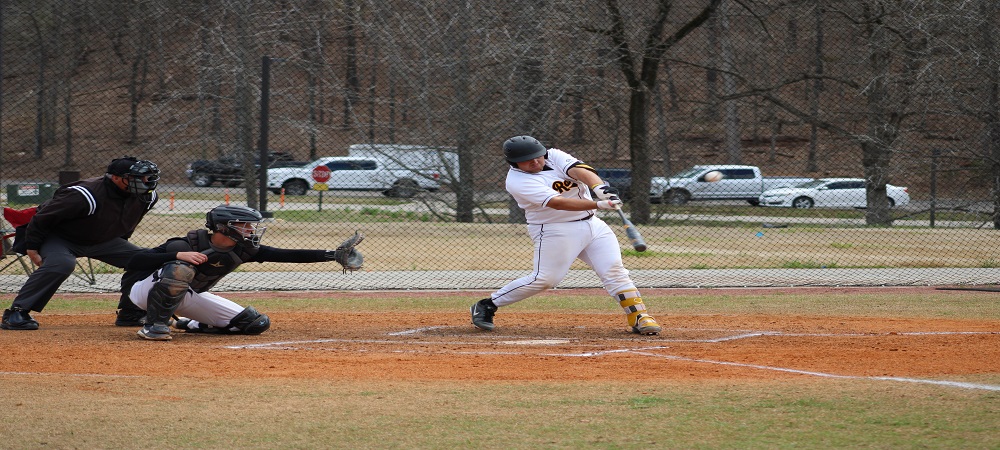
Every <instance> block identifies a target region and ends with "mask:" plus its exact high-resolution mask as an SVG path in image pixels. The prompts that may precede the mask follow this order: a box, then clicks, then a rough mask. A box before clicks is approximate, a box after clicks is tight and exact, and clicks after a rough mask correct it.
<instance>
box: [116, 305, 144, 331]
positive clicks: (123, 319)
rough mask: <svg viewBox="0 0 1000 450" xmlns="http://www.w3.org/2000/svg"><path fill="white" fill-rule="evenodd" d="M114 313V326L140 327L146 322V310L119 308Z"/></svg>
mask: <svg viewBox="0 0 1000 450" xmlns="http://www.w3.org/2000/svg"><path fill="white" fill-rule="evenodd" d="M116 315H117V317H115V326H116V327H141V326H143V325H145V324H146V311H143V310H141V309H134V310H133V309H119V310H118V312H117V313H116Z"/></svg>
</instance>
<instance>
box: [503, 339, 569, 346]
mask: <svg viewBox="0 0 1000 450" xmlns="http://www.w3.org/2000/svg"><path fill="white" fill-rule="evenodd" d="M568 342H569V340H568V339H525V340H522V341H500V343H501V344H510V345H557V344H566V343H568Z"/></svg>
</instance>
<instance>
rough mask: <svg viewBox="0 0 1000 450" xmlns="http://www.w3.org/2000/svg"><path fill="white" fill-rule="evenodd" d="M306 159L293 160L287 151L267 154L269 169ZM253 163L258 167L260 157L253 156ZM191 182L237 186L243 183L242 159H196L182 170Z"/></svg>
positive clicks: (197, 184) (290, 164) (235, 156)
mask: <svg viewBox="0 0 1000 450" xmlns="http://www.w3.org/2000/svg"><path fill="white" fill-rule="evenodd" d="M308 163H309V162H308V161H295V158H294V157H293V156H292V154H291V153H288V152H271V153H269V154H268V164H267V167H268V168H269V169H271V168H275V167H296V166H303V165H306V164H308ZM254 164H256V165H257V167H258V168H259V167H260V158H259V157H258V158H254ZM184 173H185V174H186V175H187V177H188V179H189V180H191V184H194V185H195V186H198V187H208V186H211V185H212V184H213V183H216V182H218V183H221V184H222V185H223V186H229V187H234V186H239V185H240V184H241V183H243V160H242V158H241V157H240V156H239V155H226V156H222V157H220V158H219V159H215V160H210V159H198V160H195V161H192V162H191V164H188V167H187V170H185V171H184Z"/></svg>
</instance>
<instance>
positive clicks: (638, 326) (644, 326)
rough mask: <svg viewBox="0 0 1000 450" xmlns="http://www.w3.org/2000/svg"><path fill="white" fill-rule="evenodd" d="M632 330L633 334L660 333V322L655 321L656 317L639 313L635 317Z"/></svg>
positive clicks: (649, 334) (648, 334)
mask: <svg viewBox="0 0 1000 450" xmlns="http://www.w3.org/2000/svg"><path fill="white" fill-rule="evenodd" d="M632 332H633V333H635V334H643V335H647V336H651V335H654V334H660V324H658V323H656V319H653V316H650V315H649V314H640V315H639V317H637V318H636V321H635V326H634V327H632Z"/></svg>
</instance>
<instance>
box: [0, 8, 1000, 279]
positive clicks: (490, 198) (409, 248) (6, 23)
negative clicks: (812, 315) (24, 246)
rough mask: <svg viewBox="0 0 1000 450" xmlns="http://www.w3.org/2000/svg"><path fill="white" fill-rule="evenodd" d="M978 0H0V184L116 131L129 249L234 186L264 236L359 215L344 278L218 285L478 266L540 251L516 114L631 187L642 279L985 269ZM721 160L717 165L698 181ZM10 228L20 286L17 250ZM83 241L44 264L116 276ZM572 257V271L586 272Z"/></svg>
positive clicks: (42, 175)
mask: <svg viewBox="0 0 1000 450" xmlns="http://www.w3.org/2000/svg"><path fill="white" fill-rule="evenodd" d="M998 10H1000V6H998V5H997V3H996V2H994V1H992V0H972V1H967V2H961V3H960V4H952V3H940V2H933V1H918V0H910V1H897V2H888V1H875V0H863V1H846V0H845V1H837V0H816V1H808V2H792V3H787V2H777V1H750V2H733V1H731V0H677V1H669V0H660V1H620V0H613V1H607V2H604V1H591V0H586V1H580V0H549V1H544V2H543V1H532V0H525V1H514V2H499V3H496V4H492V3H490V2H464V1H455V0H441V1H430V2H428V1H420V2H416V1H407V0H397V1H381V0H380V1H370V0H340V1H328V0H285V1H282V2H271V1H262V0H260V1H255V0H204V1H198V2H190V1H162V0H161V1H145V0H129V1H118V0H115V1H111V0H89V1H77V2H65V1H58V0H31V1H28V0H9V1H4V2H2V3H0V23H2V27H3V30H2V34H0V38H2V43H0V74H2V76H0V80H2V90H0V93H2V97H0V114H2V117H0V131H2V132H0V187H2V189H3V191H2V192H0V194H2V196H3V201H4V205H5V206H8V207H11V208H22V207H27V206H32V205H36V204H39V203H41V202H43V201H44V200H45V199H46V198H48V196H51V195H52V192H53V191H54V190H55V188H56V187H58V186H59V185H60V184H63V183H67V182H71V181H73V180H76V179H79V178H88V177H94V176H100V175H101V174H102V173H103V172H104V168H105V167H106V166H107V164H108V163H109V162H110V161H111V160H112V159H113V158H115V157H119V156H122V155H134V156H138V157H140V158H142V159H150V160H152V161H154V162H156V163H157V164H158V165H159V167H160V168H161V170H162V176H163V178H162V181H161V183H160V186H159V188H158V192H159V195H160V202H159V204H158V205H157V207H156V209H155V210H154V211H153V212H152V213H151V214H150V215H149V216H147V219H145V220H144V222H143V223H142V224H141V225H140V227H139V229H138V230H137V231H136V233H135V234H134V235H133V237H132V239H131V240H132V241H133V242H135V243H136V244H138V245H142V246H150V247H151V246H156V245H159V244H160V243H162V242H163V241H164V240H165V239H167V238H169V237H173V236H180V235H183V234H184V233H185V232H186V231H187V230H189V229H195V228H200V227H202V226H203V223H204V214H205V212H206V211H207V210H208V209H210V208H212V207H214V206H216V205H219V204H224V203H227V202H228V203H231V204H241V205H248V206H251V207H255V208H258V209H260V210H261V211H263V212H264V213H265V215H266V216H268V217H271V218H272V220H269V221H268V231H267V234H266V236H265V238H264V244H266V245H272V246H278V247H287V248H333V247H335V246H336V245H337V243H339V242H340V241H341V240H342V239H344V238H346V237H347V236H349V235H351V234H353V233H354V231H355V230H361V231H362V232H364V233H365V234H366V236H367V239H366V240H365V242H364V243H363V244H362V246H361V247H360V249H361V250H362V251H363V253H364V254H365V256H366V267H365V270H364V271H363V272H359V273H355V274H342V273H340V271H339V266H336V265H332V264H327V263H321V264H312V265H288V264H285V265H282V264H270V263H268V264H250V265H245V266H243V267H242V268H241V269H240V271H239V272H237V273H234V274H233V275H232V276H231V277H230V278H229V279H228V280H227V282H228V283H229V284H226V285H224V286H223V285H220V288H225V289H341V288H346V289H406V288H413V289H456V288H463V289H493V288H497V287H499V286H501V285H503V284H504V283H505V282H506V281H508V280H510V279H512V278H516V277H518V276H521V275H523V274H524V273H526V271H528V270H530V268H531V255H532V245H531V242H530V240H529V239H528V237H527V235H526V233H525V230H524V225H523V222H524V218H523V213H522V211H520V210H519V209H518V208H517V207H516V204H514V203H513V202H512V201H511V199H510V197H509V196H508V195H507V193H506V192H505V191H504V177H505V175H506V172H507V169H508V167H509V166H508V165H507V164H506V162H505V161H504V160H503V157H502V152H501V149H500V146H501V143H502V142H503V141H504V140H505V139H506V138H507V137H510V136H513V135H520V134H530V135H533V136H535V137H537V138H538V139H539V140H541V141H542V142H543V143H545V144H546V145H548V146H550V147H556V148H560V149H564V150H567V151H569V152H571V153H572V154H574V155H575V156H577V157H578V158H580V159H581V160H583V161H586V162H587V163H588V164H590V165H592V166H594V167H596V168H598V169H600V170H601V173H602V174H603V175H604V177H605V178H606V179H607V180H608V181H610V182H612V184H615V185H617V186H618V188H619V190H620V191H622V193H623V195H627V200H628V202H627V204H626V208H625V209H626V212H627V213H628V214H629V216H630V217H631V220H632V221H633V222H634V223H635V224H637V228H638V229H639V230H640V231H641V232H642V234H643V235H644V237H645V239H646V241H647V243H648V246H649V249H648V250H647V251H645V252H642V253H639V252H635V251H634V250H632V249H631V247H630V246H629V245H628V240H627V239H626V238H625V236H624V232H622V233H621V242H622V249H623V254H624V258H625V265H626V267H628V268H629V269H630V270H632V272H633V275H634V276H635V279H636V282H637V284H638V285H640V286H641V287H642V286H710V285H711V286H748V285H753V286H757V285H761V286H773V285H851V284H890V285H891V284H991V283H995V282H996V279H997V275H998V271H997V268H1000V258H998V257H997V248H998V243H1000V238H998V234H997V231H996V229H997V228H998V227H1000V196H998V191H1000V189H998V186H1000V59H998V58H997V56H998V53H1000V48H998V44H997V43H996V42H995V36H996V35H997V28H998V27H1000V25H997V24H998V23H1000V20H998V19H1000V14H998ZM695 166H705V167H703V168H702V169H695V170H689V169H690V168H692V167H695ZM713 168H715V169H718V170H720V171H722V172H723V174H724V177H723V179H722V181H719V182H715V183H710V182H705V181H704V180H702V179H699V176H700V175H701V174H703V173H704V172H705V171H708V170H710V169H713ZM675 175H676V176H675ZM830 178H842V180H827V179H830ZM809 180H815V181H814V182H813V183H811V184H805V185H804V186H801V187H796V188H795V189H784V190H779V191H769V189H772V188H781V187H785V186H786V185H788V186H790V185H792V184H794V185H796V186H798V185H800V184H803V183H808V181H809ZM765 191H768V192H767V193H765ZM762 194H763V195H764V196H763V197H762ZM599 215H601V216H602V217H603V218H604V220H606V221H607V222H609V223H611V224H612V225H613V226H616V225H618V224H619V222H620V219H619V218H618V217H617V215H616V214H604V213H603V212H602V213H600V214H599ZM5 225H9V224H5ZM5 250H6V251H5V256H6V258H5V259H4V260H3V263H4V264H5V265H6V267H4V268H3V270H2V271H0V289H3V290H5V291H16V290H17V289H18V288H19V287H20V284H21V283H22V282H23V280H24V271H25V270H30V268H29V267H25V266H24V265H23V264H19V262H21V263H23V261H24V259H18V258H17V255H15V254H13V252H10V251H9V250H8V249H7V247H5ZM8 263H9V264H8ZM89 263H92V266H91V269H90V270H89V272H93V273H94V274H95V276H94V277H93V278H89V279H88V277H81V278H79V279H77V280H76V281H72V282H67V285H66V286H64V287H65V288H67V289H71V288H72V286H73V283H76V284H79V285H80V287H81V289H97V290H115V289H116V288H117V286H116V283H117V282H118V279H119V278H120V274H121V270H120V269H117V268H115V267H111V266H107V265H106V264H103V263H101V262H98V261H90V262H89ZM83 266H84V267H86V265H83ZM574 269H575V270H574V271H573V273H572V274H571V276H570V277H569V278H568V279H567V280H566V282H565V283H564V284H563V286H577V285H579V286H595V287H596V286H598V285H599V284H598V283H599V282H598V280H597V278H596V276H593V274H591V273H589V271H588V270H586V267H585V266H584V265H583V264H582V263H578V265H575V266H574ZM71 280H74V279H71Z"/></svg>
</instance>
